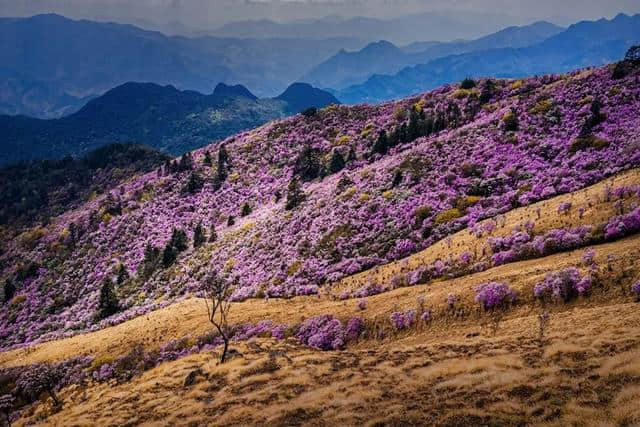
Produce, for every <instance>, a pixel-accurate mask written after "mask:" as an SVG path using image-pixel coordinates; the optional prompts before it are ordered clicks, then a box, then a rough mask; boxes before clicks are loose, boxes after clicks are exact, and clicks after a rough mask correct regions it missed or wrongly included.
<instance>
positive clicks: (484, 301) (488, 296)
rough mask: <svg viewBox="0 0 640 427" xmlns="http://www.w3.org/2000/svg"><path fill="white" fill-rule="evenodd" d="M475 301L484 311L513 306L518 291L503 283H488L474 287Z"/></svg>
mask: <svg viewBox="0 0 640 427" xmlns="http://www.w3.org/2000/svg"><path fill="white" fill-rule="evenodd" d="M475 299H476V302H478V303H480V305H481V306H482V308H484V309H485V310H492V309H495V308H501V307H505V306H508V305H511V304H514V303H515V302H516V301H517V300H518V291H516V290H514V289H512V288H511V287H509V285H507V284H505V283H497V282H489V283H484V284H482V285H479V286H477V287H476V298H475Z"/></svg>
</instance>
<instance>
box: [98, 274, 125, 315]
mask: <svg viewBox="0 0 640 427" xmlns="http://www.w3.org/2000/svg"><path fill="white" fill-rule="evenodd" d="M118 311H120V304H119V303H118V297H117V296H116V292H115V289H114V288H113V282H111V279H109V278H106V279H105V280H104V282H102V287H101V288H100V300H99V301H98V318H100V319H105V318H107V317H109V316H113V315H114V314H116V313H117V312H118Z"/></svg>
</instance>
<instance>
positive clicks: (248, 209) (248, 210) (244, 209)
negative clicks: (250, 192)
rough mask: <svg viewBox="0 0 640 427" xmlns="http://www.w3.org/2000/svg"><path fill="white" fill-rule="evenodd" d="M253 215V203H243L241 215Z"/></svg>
mask: <svg viewBox="0 0 640 427" xmlns="http://www.w3.org/2000/svg"><path fill="white" fill-rule="evenodd" d="M248 215H251V205H249V203H246V202H245V204H244V205H242V210H241V211H240V216H241V217H245V216H248Z"/></svg>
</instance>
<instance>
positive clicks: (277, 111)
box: [0, 82, 338, 164]
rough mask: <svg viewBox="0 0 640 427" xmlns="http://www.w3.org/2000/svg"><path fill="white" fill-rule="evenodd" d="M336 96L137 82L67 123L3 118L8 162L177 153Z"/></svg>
mask: <svg viewBox="0 0 640 427" xmlns="http://www.w3.org/2000/svg"><path fill="white" fill-rule="evenodd" d="M337 103H338V100H337V99H335V98H334V97H333V96H332V95H331V94H330V93H328V92H325V91H322V90H319V89H315V88H313V87H311V86H310V85H308V84H304V83H294V84H292V85H291V86H290V87H289V88H287V89H286V90H285V91H284V92H283V93H282V94H280V95H279V96H278V97H276V98H265V99H258V98H257V97H256V96H255V95H254V94H252V93H251V92H250V91H249V90H248V89H247V88H245V87H244V86H242V85H234V86H228V85H225V84H224V83H219V84H218V85H217V86H216V88H215V90H214V91H213V93H211V94H210V95H203V94H201V93H199V92H196V91H190V90H189V91H180V90H178V89H176V88H175V87H173V86H170V85H169V86H160V85H157V84H155V83H134V82H129V83H125V84H123V85H120V86H118V87H116V88H114V89H112V90H109V91H108V92H106V93H105V94H104V95H102V96H100V97H98V98H95V99H92V100H91V101H89V102H88V103H87V105H85V106H84V107H82V108H81V109H80V110H79V111H78V112H76V113H73V114H70V115H68V116H65V117H62V118H59V119H49V120H45V119H37V118H31V117H27V116H8V115H0V134H2V139H1V141H0V164H8V163H15V162H20V161H28V160H36V159H54V158H60V157H64V156H66V155H74V156H79V155H83V154H85V153H87V152H88V151H91V150H93V149H95V148H97V147H100V146H102V145H106V144H110V143H114V142H133V141H135V142H136V143H141V144H145V145H148V146H150V147H153V148H155V149H158V150H162V151H165V152H168V153H171V154H174V155H179V154H182V153H184V152H186V151H190V150H193V149H195V148H198V147H201V146H203V145H207V144H209V143H210V142H211V141H215V140H219V139H223V138H225V137H227V136H229V135H232V134H234V133H237V132H240V131H241V130H244V129H250V128H254V127H256V126H259V125H262V124H263V123H266V122H268V121H270V120H274V119H279V118H283V117H286V116H288V115H291V114H295V113H298V112H300V111H302V110H304V109H307V108H310V107H324V106H326V105H328V104H337Z"/></svg>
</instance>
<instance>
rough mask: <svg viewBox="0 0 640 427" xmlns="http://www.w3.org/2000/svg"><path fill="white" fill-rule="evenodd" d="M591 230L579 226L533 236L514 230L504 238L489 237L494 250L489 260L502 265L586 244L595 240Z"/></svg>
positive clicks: (592, 228) (591, 228)
mask: <svg viewBox="0 0 640 427" xmlns="http://www.w3.org/2000/svg"><path fill="white" fill-rule="evenodd" d="M593 231H594V227H591V226H581V227H574V228H569V229H564V228H558V229H553V230H549V231H547V232H546V233H544V234H543V235H539V236H535V237H534V236H533V235H531V234H529V233H527V232H522V231H515V232H514V233H512V234H511V235H509V236H506V237H504V238H501V237H497V238H490V239H489V245H490V246H491V248H492V250H493V252H494V254H493V256H492V258H491V260H492V262H493V264H494V265H502V264H507V263H511V262H516V261H522V260H525V259H530V258H537V257H542V256H547V255H551V254H554V253H557V252H562V251H568V250H571V249H576V248H579V247H583V246H587V245H590V244H593V243H594V242H596V241H597V237H595V236H594V235H593Z"/></svg>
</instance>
